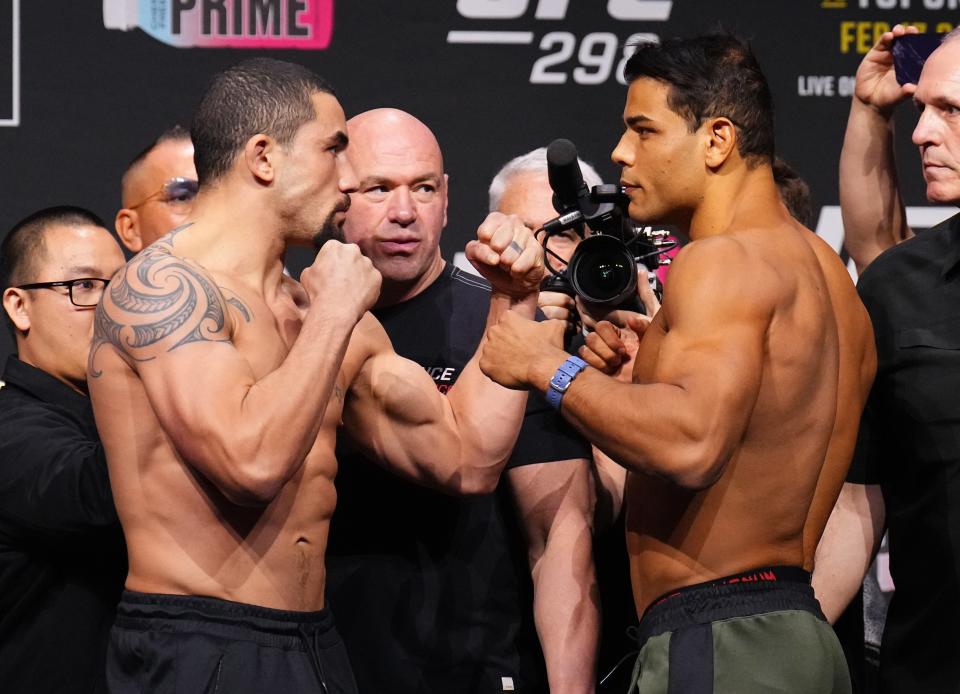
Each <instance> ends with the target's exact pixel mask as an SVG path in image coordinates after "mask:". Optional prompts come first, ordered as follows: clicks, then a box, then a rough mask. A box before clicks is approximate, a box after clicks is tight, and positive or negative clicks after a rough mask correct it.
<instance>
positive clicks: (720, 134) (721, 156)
mask: <svg viewBox="0 0 960 694" xmlns="http://www.w3.org/2000/svg"><path fill="white" fill-rule="evenodd" d="M702 127H703V128H704V134H705V136H706V150H705V152H704V155H705V157H704V158H705V162H706V164H707V166H709V167H710V168H711V169H719V168H720V167H721V166H723V164H724V162H726V161H727V160H728V159H729V158H730V155H731V154H733V152H734V151H736V149H737V140H738V139H739V137H740V134H739V133H738V132H737V126H735V125H734V124H733V121H731V120H730V119H729V118H724V117H722V116H721V117H719V118H711V119H710V120H708V121H707V122H706V123H704V124H703V126H702Z"/></svg>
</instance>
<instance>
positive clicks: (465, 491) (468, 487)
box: [447, 470, 500, 497]
mask: <svg viewBox="0 0 960 694" xmlns="http://www.w3.org/2000/svg"><path fill="white" fill-rule="evenodd" d="M499 482H500V475H498V474H493V473H491V472H490V471H489V470H466V471H465V472H464V473H463V474H459V475H456V476H455V478H454V479H452V480H451V484H450V485H449V486H448V487H447V489H448V491H450V492H452V493H453V494H456V495H457V496H463V497H469V496H485V495H487V494H493V492H494V491H496V489H497V484H499Z"/></svg>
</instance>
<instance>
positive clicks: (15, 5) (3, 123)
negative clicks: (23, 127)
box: [0, 0, 20, 128]
mask: <svg viewBox="0 0 960 694" xmlns="http://www.w3.org/2000/svg"><path fill="white" fill-rule="evenodd" d="M4 29H6V27H0V31H2V30H4ZM9 31H10V37H11V41H10V53H9V54H4V55H0V65H3V62H4V61H7V60H9V61H10V105H9V109H7V108H4V109H2V111H0V127H13V128H15V127H17V126H18V125H20V0H10V28H9ZM2 43H3V41H0V44H2ZM5 98H6V95H4V99H5ZM0 103H3V102H2V101H0Z"/></svg>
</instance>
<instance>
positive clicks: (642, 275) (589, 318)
mask: <svg viewBox="0 0 960 694" xmlns="http://www.w3.org/2000/svg"><path fill="white" fill-rule="evenodd" d="M637 297H638V298H639V299H640V302H641V303H642V304H643V306H644V308H645V309H646V311H647V312H646V313H645V314H644V313H638V312H637V311H628V310H625V309H617V310H614V311H608V312H606V313H603V314H598V313H596V311H595V309H592V307H591V306H589V305H587V304H585V303H584V302H583V301H582V300H581V299H580V297H577V300H576V307H577V310H578V311H579V313H580V317H581V319H582V320H583V324H584V325H585V326H586V327H587V328H588V329H590V330H596V329H597V323H599V322H600V321H602V320H605V321H609V322H610V323H613V324H614V325H616V326H618V327H620V328H625V327H627V319H628V318H629V317H630V316H637V317H640V318H646V319H647V322H649V321H650V320H653V317H654V316H655V315H657V311H659V310H660V300H659V299H657V295H656V294H654V292H653V289H652V288H651V287H650V282H649V280H648V278H647V270H646V269H645V268H643V267H641V268H640V269H639V270H638V271H637ZM591 310H593V311H594V312H593V313H591Z"/></svg>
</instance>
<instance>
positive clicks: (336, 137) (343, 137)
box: [330, 130, 350, 149]
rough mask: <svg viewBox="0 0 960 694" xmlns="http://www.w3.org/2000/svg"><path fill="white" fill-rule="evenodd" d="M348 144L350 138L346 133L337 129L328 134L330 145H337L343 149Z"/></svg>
mask: <svg viewBox="0 0 960 694" xmlns="http://www.w3.org/2000/svg"><path fill="white" fill-rule="evenodd" d="M348 144H350V138H349V137H347V134H346V133H345V132H343V131H342V130H338V131H337V132H335V133H334V134H333V135H331V136H330V145H331V146H335V147H339V148H340V149H343V148H344V147H346V146H347V145H348Z"/></svg>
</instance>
